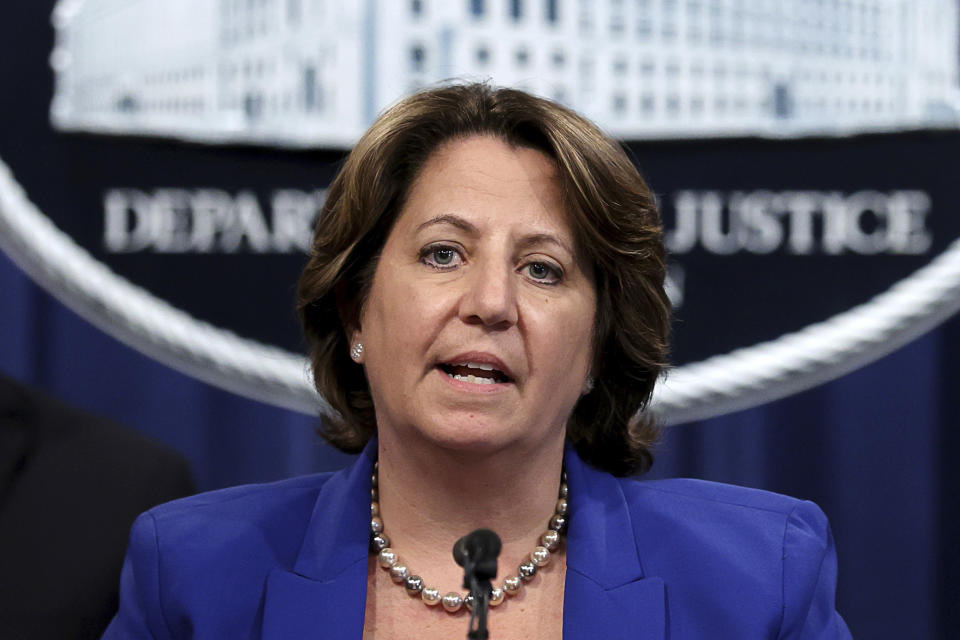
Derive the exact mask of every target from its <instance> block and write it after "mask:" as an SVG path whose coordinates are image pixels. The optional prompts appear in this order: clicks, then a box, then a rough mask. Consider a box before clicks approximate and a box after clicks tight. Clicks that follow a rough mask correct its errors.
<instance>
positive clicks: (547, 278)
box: [524, 262, 563, 284]
mask: <svg viewBox="0 0 960 640" xmlns="http://www.w3.org/2000/svg"><path fill="white" fill-rule="evenodd" d="M524 269H525V270H526V272H527V275H528V276H530V277H531V278H533V279H534V280H536V281H537V282H540V283H542V284H557V283H559V282H560V280H561V279H562V278H563V271H562V270H561V269H560V267H556V266H554V265H552V264H550V263H548V262H531V263H530V264H528V265H526V266H525V267H524Z"/></svg>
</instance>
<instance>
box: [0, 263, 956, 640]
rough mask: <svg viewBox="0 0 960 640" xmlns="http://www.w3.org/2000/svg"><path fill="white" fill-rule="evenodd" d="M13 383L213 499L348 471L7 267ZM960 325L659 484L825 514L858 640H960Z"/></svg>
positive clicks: (300, 426)
mask: <svg viewBox="0 0 960 640" xmlns="http://www.w3.org/2000/svg"><path fill="white" fill-rule="evenodd" d="M0 370H2V371H4V372H5V373H8V374H10V375H12V376H13V377H16V378H18V379H20V380H23V381H25V382H28V383H31V384H34V385H36V386H38V387H41V388H44V389H46V390H48V391H50V392H52V393H54V394H57V395H59V396H61V397H62V398H64V399H65V400H67V401H69V402H71V403H73V404H75V405H78V406H81V407H84V408H86V409H89V410H92V411H95V412H98V413H101V414H103V415H107V416H110V417H113V418H115V419H118V420H120V421H123V422H125V423H127V424H129V425H131V426H132V427H134V428H136V429H137V430H139V431H141V432H143V433H146V434H148V435H150V436H152V437H153V438H155V439H156V440H160V441H162V442H165V443H167V444H168V445H170V446H172V447H174V448H176V449H178V450H180V451H182V452H183V453H184V454H185V455H186V456H187V457H188V458H189V459H190V461H191V462H192V463H193V467H194V471H195V474H196V478H197V482H198V484H199V486H200V488H201V489H213V488H217V487H223V486H227V485H231V484H238V483H244V482H257V481H264V480H271V479H276V478H281V477H285V476H290V475H295V474H300V473H307V472H311V471H317V470H326V469H333V468H337V467H340V466H342V465H343V464H345V463H346V462H347V460H348V459H349V458H348V457H347V456H344V455H342V454H339V453H337V452H335V451H333V450H331V449H330V448H329V447H327V446H325V445H323V444H322V443H320V442H319V441H318V439H317V438H316V437H315V435H314V433H313V428H314V426H315V420H314V419H312V418H310V417H308V416H304V415H300V414H296V413H292V412H290V411H285V410H282V409H277V408H274V407H271V406H267V405H264V404H260V403H257V402H254V401H250V400H247V399H244V398H240V397H238V396H235V395H232V394H230V393H227V392H224V391H221V390H219V389H216V388H213V387H210V386H208V385H205V384H203V383H201V382H198V381H196V380H194V379H192V378H189V377H187V376H185V375H182V374H180V373H178V372H176V371H173V370H171V369H169V368H167V367H165V366H163V365H160V364H158V363H156V362H154V361H152V360H150V359H149V358H147V357H145V356H143V355H141V354H139V353H138V352H136V351H134V350H131V349H129V348H127V347H126V346H124V345H122V344H120V343H119V342H117V341H116V340H114V339H112V338H110V337H109V336H106V335H105V334H103V333H102V332H100V331H99V330H97V329H95V328H93V327H92V326H91V325H89V324H88V323H86V322H85V321H83V320H82V319H80V318H78V317H77V316H76V315H75V314H73V313H72V312H71V311H69V310H68V309H66V308H65V307H64V306H62V305H61V304H59V303H58V302H57V301H56V300H54V299H53V298H51V297H50V296H49V295H47V294H46V293H45V292H43V291H42V290H40V289H38V288H37V287H36V286H35V285H34V284H33V283H32V282H31V281H30V280H29V279H28V278H27V277H26V276H25V275H24V274H23V273H22V272H21V271H20V270H19V269H18V268H17V267H16V266H14V265H13V264H12V263H11V262H10V261H9V260H8V259H7V258H6V257H5V256H3V255H2V254H0ZM958 374H960V319H957V318H954V319H952V320H950V321H949V322H947V323H946V324H944V325H943V326H941V327H940V328H938V329H936V330H935V331H933V332H931V333H929V334H927V335H926V336H924V337H922V338H921V339H919V340H917V341H915V342H913V343H912V344H910V345H908V346H906V347H905V348H903V349H900V350H899V351H897V352H895V353H893V354H891V355H889V356H887V357H885V358H883V359H882V360H880V361H878V362H876V363H874V364H872V365H870V366H868V367H865V368H863V369H861V370H859V371H856V372H854V373H852V374H849V375H847V376H845V377H843V378H841V379H839V380H836V381H834V382H832V383H829V384H826V385H823V386H821V387H819V388H816V389H813V390H811V391H808V392H806V393H802V394H799V395H796V396H793V397H791V398H787V399H785V400H781V401H779V402H775V403H772V404H769V405H765V406H762V407H758V408H755V409H751V410H748V411H742V412H739V413H736V414H732V415H728V416H723V417H720V418H714V419H712V420H706V421H703V422H698V423H693V424H687V425H682V426H678V427H673V428H671V429H670V430H669V431H668V433H667V435H666V438H665V440H664V443H663V445H662V448H661V451H660V455H659V458H658V461H657V464H656V468H655V471H654V474H653V475H656V476H674V475H685V476H695V477H700V478H707V479H711V480H719V481H724V482H732V483H736V484H742V485H748V486H753V487H760V488H764V489H770V490H773V491H779V492H783V493H788V494H792V495H794V496H798V497H802V498H809V499H812V500H815V501H816V502H817V503H818V504H820V505H821V507H823V509H824V510H825V511H826V512H827V514H828V515H829V516H830V519H831V522H832V524H833V531H834V534H835V537H836V541H837V546H838V550H839V557H840V593H839V607H840V610H841V612H842V613H843V614H844V616H845V617H846V619H847V621H848V623H849V624H850V627H851V629H852V630H853V632H854V635H855V636H856V637H858V638H891V639H893V638H896V639H901V638H940V637H948V638H950V637H960V631H958V629H960V580H958V576H960V570H958V568H960V553H958V550H957V545H956V542H957V541H958V540H960V516H958V513H957V512H958V509H957V506H956V505H957V504H960V500H958V498H960V471H958V469H957V468H956V466H955V465H954V464H953V458H954V456H955V455H956V454H958V453H960V436H958V431H957V424H958V422H960V399H958V395H960V393H958V392H960V385H958V384H957V381H958V379H960V375H958Z"/></svg>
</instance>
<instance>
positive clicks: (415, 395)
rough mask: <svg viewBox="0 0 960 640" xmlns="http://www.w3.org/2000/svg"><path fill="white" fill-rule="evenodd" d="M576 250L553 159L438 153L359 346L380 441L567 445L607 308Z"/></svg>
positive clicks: (520, 151)
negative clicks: (597, 319)
mask: <svg viewBox="0 0 960 640" xmlns="http://www.w3.org/2000/svg"><path fill="white" fill-rule="evenodd" d="M574 247H575V242H574V237H573V234H572V232H571V230H570V227H569V226H568V224H567V222H566V219H565V215H564V212H563V209H562V202H561V193H560V186H559V181H558V178H557V169H556V166H555V164H554V162H553V161H552V160H551V159H550V158H549V157H548V156H546V155H544V154H543V153H541V152H539V151H534V150H531V149H526V148H511V147H510V146H508V145H507V144H505V143H504V142H502V141H500V140H497V139H495V138H492V137H483V136H477V137H471V138H467V139H465V140H458V141H454V142H450V143H448V144H446V145H444V146H442V147H441V148H440V149H438V150H437V151H436V152H434V153H433V154H432V155H431V156H430V157H429V158H428V160H427V162H426V163H425V165H424V167H423V169H422V171H421V173H420V175H419V177H418V178H417V180H416V181H415V182H414V184H413V186H412V188H411V190H410V193H409V195H408V199H407V203H406V205H405V207H404V208H403V210H402V211H401V213H400V216H399V218H398V220H397V222H396V224H395V226H394V228H393V230H392V231H391V233H390V236H389V238H388V239H387V242H386V245H385V246H384V248H383V253H382V255H381V258H380V262H379V263H378V265H377V269H376V273H375V276H374V281H373V285H372V287H371V291H370V295H369V297H368V299H367V301H366V303H365V304H364V307H363V310H362V312H361V320H360V325H361V326H360V329H359V331H358V332H357V333H356V334H355V335H354V336H353V338H354V340H353V342H355V341H357V340H359V341H361V342H363V345H364V354H363V362H364V366H365V367H366V373H367V378H368V380H369V383H370V389H371V391H372V393H373V399H374V405H375V408H376V415H377V424H378V429H379V431H380V433H381V434H385V432H386V431H387V430H391V431H392V432H393V433H394V435H396V436H398V437H400V438H402V439H404V441H409V440H406V439H407V438H417V437H419V438H424V439H426V440H427V441H430V442H432V443H433V444H439V445H441V446H444V447H446V448H472V449H474V450H476V451H478V452H480V451H487V452H494V451H497V450H499V449H501V448H503V447H507V446H517V445H526V447H527V448H530V447H536V446H538V445H543V444H545V443H547V442H551V441H552V442H555V440H554V438H560V439H562V437H563V432H564V426H565V423H566V420H567V418H568V416H569V415H570V413H571V411H572V410H573V407H574V405H575V404H576V402H577V399H578V398H579V396H580V395H581V393H582V391H583V386H584V381H585V379H586V377H587V376H588V374H589V371H590V366H591V362H592V343H591V339H592V334H593V323H594V313H595V308H596V294H595V291H594V287H593V277H592V273H591V272H590V271H589V267H588V266H586V261H584V260H583V259H582V256H578V255H576V254H575V253H574Z"/></svg>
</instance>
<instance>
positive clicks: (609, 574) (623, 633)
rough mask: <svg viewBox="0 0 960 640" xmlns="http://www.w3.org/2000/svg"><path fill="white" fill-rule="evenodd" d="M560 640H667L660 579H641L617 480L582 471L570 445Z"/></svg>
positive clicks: (639, 566) (627, 513)
mask: <svg viewBox="0 0 960 640" xmlns="http://www.w3.org/2000/svg"><path fill="white" fill-rule="evenodd" d="M565 460H566V469H567V479H568V484H569V486H570V529H569V531H568V532H567V578H566V585H565V592H564V598H563V637H564V638H565V640H587V639H592V638H605V639H617V638H624V639H625V638H632V639H638V638H643V639H644V640H647V639H649V640H662V639H663V638H664V637H665V636H666V592H665V589H664V583H663V580H662V579H660V578H657V577H647V576H645V575H644V570H643V565H642V563H641V559H640V554H639V550H638V549H637V543H636V538H635V534H634V527H633V522H632V521H631V518H630V511H629V509H628V506H627V502H626V498H625V497H624V495H623V491H622V489H621V487H620V481H619V480H618V479H616V478H614V477H613V476H610V475H609V474H606V473H601V472H599V471H597V470H595V469H592V468H590V467H589V466H587V465H586V464H585V463H584V462H583V461H582V460H580V458H579V456H577V454H576V452H575V451H574V450H573V448H572V446H571V445H569V444H568V445H567V451H566V456H565Z"/></svg>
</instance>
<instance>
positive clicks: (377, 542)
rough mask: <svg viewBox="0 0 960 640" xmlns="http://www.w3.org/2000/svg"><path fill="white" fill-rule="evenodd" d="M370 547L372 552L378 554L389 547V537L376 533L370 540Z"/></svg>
mask: <svg viewBox="0 0 960 640" xmlns="http://www.w3.org/2000/svg"><path fill="white" fill-rule="evenodd" d="M370 546H372V547H373V549H374V551H376V552H377V553H380V552H381V551H383V550H384V549H386V548H387V547H389V546H390V537H389V536H388V535H387V534H385V533H378V534H377V535H375V536H373V537H372V538H371V539H370Z"/></svg>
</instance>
